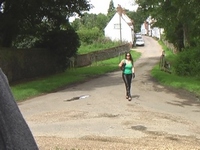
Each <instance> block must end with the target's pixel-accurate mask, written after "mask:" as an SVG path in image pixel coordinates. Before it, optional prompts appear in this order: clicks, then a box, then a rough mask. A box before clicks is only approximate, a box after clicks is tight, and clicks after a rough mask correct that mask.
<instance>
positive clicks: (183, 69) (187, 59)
mask: <svg viewBox="0 0 200 150" xmlns="http://www.w3.org/2000/svg"><path fill="white" fill-rule="evenodd" d="M199 56H200V50H199V48H192V49H185V50H184V51H183V52H180V53H179V54H178V55H177V58H176V61H175V63H174V69H175V73H176V74H177V75H179V76H196V77H199V76H200V57H199Z"/></svg>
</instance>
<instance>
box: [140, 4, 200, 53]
mask: <svg viewBox="0 0 200 150" xmlns="http://www.w3.org/2000/svg"><path fill="white" fill-rule="evenodd" d="M136 2H137V3H138V5H139V9H141V10H142V11H143V12H145V13H148V15H150V16H152V17H153V18H154V19H155V20H156V23H155V24H154V25H155V26H158V27H161V28H164V30H165V35H166V38H167V40H169V41H170V42H171V43H173V44H174V45H175V46H176V47H177V48H178V50H179V51H181V50H182V49H183V48H185V47H190V46H192V45H193V46H195V45H197V44H198V43H199V42H197V41H196V39H199V37H200V36H199V32H200V29H199V28H198V25H199V22H200V18H199V13H200V9H199V7H200V6H199V5H198V2H197V1H194V0H188V1H182V0H173V1H172V0H164V1H163V0H149V1H144V0H136Z"/></svg>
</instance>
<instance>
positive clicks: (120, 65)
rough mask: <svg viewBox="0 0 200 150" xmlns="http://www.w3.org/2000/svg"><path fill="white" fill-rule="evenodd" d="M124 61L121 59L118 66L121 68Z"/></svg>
mask: <svg viewBox="0 0 200 150" xmlns="http://www.w3.org/2000/svg"><path fill="white" fill-rule="evenodd" d="M124 63H125V60H124V59H123V60H121V62H120V63H119V65H118V66H119V68H121V67H122V65H123V64H124Z"/></svg>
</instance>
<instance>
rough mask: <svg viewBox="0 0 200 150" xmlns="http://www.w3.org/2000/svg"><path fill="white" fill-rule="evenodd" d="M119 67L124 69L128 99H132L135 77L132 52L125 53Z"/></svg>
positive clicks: (123, 74)
mask: <svg viewBox="0 0 200 150" xmlns="http://www.w3.org/2000/svg"><path fill="white" fill-rule="evenodd" d="M119 67H120V68H121V69H122V79H123V81H124V83H125V88H126V99H128V100H129V101H131V99H132V97H131V81H132V78H135V69H134V62H133V58H132V56H131V53H130V52H127V53H125V59H123V60H121V62H120V63H119Z"/></svg>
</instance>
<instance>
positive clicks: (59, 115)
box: [19, 37, 200, 150]
mask: <svg viewBox="0 0 200 150" xmlns="http://www.w3.org/2000/svg"><path fill="white" fill-rule="evenodd" d="M144 40H145V44H146V45H145V46H144V47H138V48H137V49H136V50H137V51H139V52H141V53H142V57H141V58H140V59H138V60H137V61H136V63H135V70H136V78H135V79H134V80H133V82H132V97H133V99H132V101H128V100H126V99H125V87H124V83H123V81H122V78H121V71H120V70H119V71H116V72H112V73H108V74H105V75H103V76H101V77H97V78H95V79H91V80H88V81H86V82H84V83H80V84H78V85H73V86H70V87H66V88H65V89H63V90H61V91H58V92H54V93H50V94H47V95H43V96H39V97H35V98H32V99H30V100H27V101H24V102H21V103H19V108H20V110H21V112H22V114H23V116H24V118H25V119H26V121H27V123H28V125H29V127H30V129H31V131H32V133H33V135H34V137H35V139H36V142H37V144H38V146H39V148H40V150H50V149H51V150H54V149H59V150H64V149H68V150H71V149H77V150H78V149H79V150H82V149H85V150H89V149H91V150H94V149H102V150H113V149H116V150H118V149H119V150H123V149H124V150H139V149H141V150H144V149H146V150H147V149H150V150H151V149H161V150H164V149H177V150H180V149H181V150H190V149H193V150H197V149H198V150H199V149H200V103H198V102H197V100H196V97H195V96H193V95H192V94H190V93H189V92H186V91H183V90H177V89H173V88H167V87H164V86H162V85H160V84H158V83H157V82H156V81H155V80H154V79H152V78H151V76H150V70H151V69H152V67H153V66H154V65H155V64H156V63H158V62H159V57H160V55H161V52H162V49H161V47H160V45H159V44H158V43H157V41H155V40H154V39H152V38H150V37H144ZM117 65H118V64H116V66H117ZM80 96H83V97H82V98H80V99H76V98H75V97H80ZM84 96H85V97H84ZM73 98H74V99H73Z"/></svg>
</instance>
